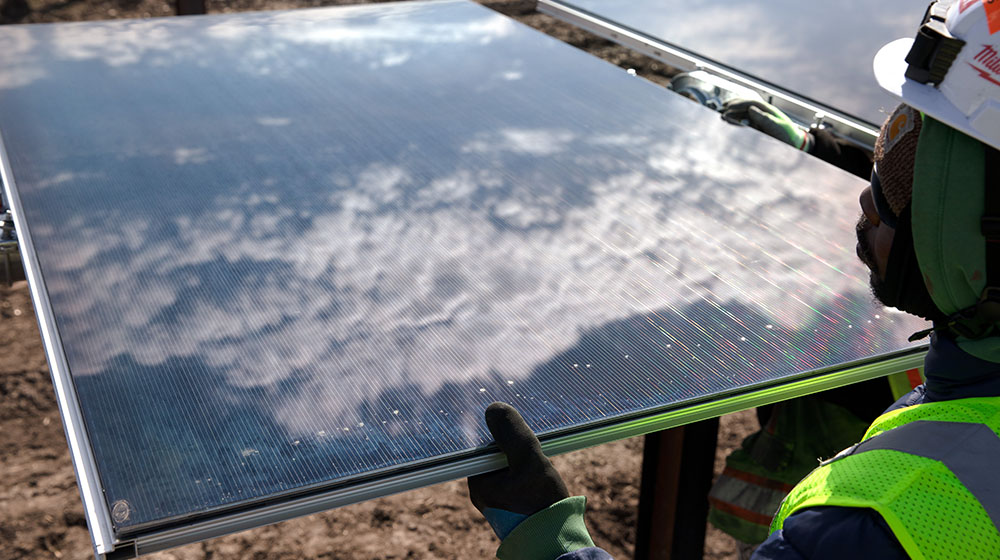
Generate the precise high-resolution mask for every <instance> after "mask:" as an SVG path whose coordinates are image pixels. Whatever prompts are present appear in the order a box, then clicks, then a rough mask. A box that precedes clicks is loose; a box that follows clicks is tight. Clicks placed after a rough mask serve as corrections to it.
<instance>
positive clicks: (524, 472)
mask: <svg viewBox="0 0 1000 560" xmlns="http://www.w3.org/2000/svg"><path fill="white" fill-rule="evenodd" d="M486 426H487V427H488V428H489V429H490V433H491V434H493V439H494V440H495V441H496V444H497V446H498V447H499V448H500V451H502V452H503V453H504V454H505V455H506V456H507V465H508V466H507V467H506V468H504V469H500V470H498V471H494V472H491V473H486V474H481V475H479V476H473V477H470V478H469V480H468V483H469V498H470V499H471V500H472V505H474V506H476V509H478V510H479V511H480V512H481V513H482V514H483V516H484V517H486V520H487V521H488V522H489V523H490V526H491V527H493V531H494V532H495V533H496V534H497V536H498V537H499V538H500V540H501V541H502V542H501V543H500V548H499V549H497V557H498V558H501V559H505V558H517V559H519V560H551V559H553V558H556V557H558V556H560V555H561V554H565V553H566V552H571V551H573V550H578V549H581V548H587V547H591V546H594V542H593V540H591V538H590V534H589V533H588V532H587V528H586V525H585V524H584V521H583V514H584V510H585V509H586V498H584V497H583V496H574V497H570V495H569V492H568V491H567V490H566V484H565V483H564V482H563V480H562V477H560V476H559V473H558V472H556V469H555V467H553V466H552V463H551V462H550V461H549V459H548V458H547V457H546V456H545V454H544V453H542V446H541V444H540V443H539V442H538V438H537V437H535V434H534V433H533V432H532V431H531V428H529V427H528V424H527V423H525V421H524V419H523V418H521V415H520V414H518V412H517V410H515V409H514V407H512V406H510V405H508V404H506V403H499V402H496V403H493V404H491V405H490V406H489V407H488V408H487V409H486Z"/></svg>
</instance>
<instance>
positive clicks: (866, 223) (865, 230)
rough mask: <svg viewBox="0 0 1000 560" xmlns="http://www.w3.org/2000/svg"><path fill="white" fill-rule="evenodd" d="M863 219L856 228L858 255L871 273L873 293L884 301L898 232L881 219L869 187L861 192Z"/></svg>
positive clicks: (870, 279) (860, 219) (859, 220)
mask: <svg viewBox="0 0 1000 560" xmlns="http://www.w3.org/2000/svg"><path fill="white" fill-rule="evenodd" d="M859 202H860V203H861V217H860V218H859V219H858V225H857V227H856V228H855V229H856V231H857V234H858V246H857V253H858V258H859V259H861V262H863V263H865V266H867V267H868V269H869V270H870V271H871V275H870V277H869V281H870V283H871V288H872V293H873V294H875V297H876V298H878V299H879V300H880V301H882V297H881V295H882V293H883V292H884V290H885V288H884V286H885V271H886V267H887V266H888V263H889V250H890V249H892V239H893V237H894V236H895V235H896V230H895V229H893V228H891V227H889V225H887V224H886V223H885V222H883V221H882V220H881V219H879V216H878V212H876V210H875V199H874V198H873V197H872V188H871V187H870V186H869V187H867V188H865V190H863V191H861V197H860V199H859Z"/></svg>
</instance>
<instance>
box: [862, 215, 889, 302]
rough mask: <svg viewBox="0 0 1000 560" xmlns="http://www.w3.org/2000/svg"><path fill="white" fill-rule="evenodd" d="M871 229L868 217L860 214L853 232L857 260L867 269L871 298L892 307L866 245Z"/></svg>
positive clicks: (886, 289)
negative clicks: (856, 244) (856, 242)
mask: <svg viewBox="0 0 1000 560" xmlns="http://www.w3.org/2000/svg"><path fill="white" fill-rule="evenodd" d="M872 227H873V226H872V223H871V222H870V221H868V217H867V216H865V215H864V214H861V217H860V218H858V224H857V225H856V226H855V227H854V232H855V234H857V237H858V246H857V253H858V259H859V260H860V261H861V262H862V263H863V264H864V265H865V266H867V267H868V286H869V288H871V291H872V296H873V297H874V298H875V300H876V301H877V302H878V303H880V304H882V305H884V306H886V307H892V306H891V305H890V304H889V303H887V301H888V300H889V298H888V297H887V293H888V288H887V287H886V284H885V281H883V280H882V279H881V278H880V277H879V274H878V264H876V261H875V253H873V252H872V248H871V246H870V245H869V244H868V230H870V229H871V228H872Z"/></svg>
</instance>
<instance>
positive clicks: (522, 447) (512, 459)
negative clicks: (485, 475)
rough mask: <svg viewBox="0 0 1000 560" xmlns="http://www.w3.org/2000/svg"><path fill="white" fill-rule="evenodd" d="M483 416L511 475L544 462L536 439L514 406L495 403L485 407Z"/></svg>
mask: <svg viewBox="0 0 1000 560" xmlns="http://www.w3.org/2000/svg"><path fill="white" fill-rule="evenodd" d="M485 417H486V426H487V427H488V428H489V429H490V433H491V434H493V440H494V441H496V444H497V447H499V448H500V451H503V453H504V455H506V456H507V465H508V466H509V467H510V470H511V472H513V473H518V472H522V471H526V470H531V469H533V468H537V467H539V466H540V465H541V464H542V463H543V462H545V460H546V459H545V455H544V454H543V453H542V446H541V444H540V443H539V442H538V438H537V437H536V436H535V433H534V432H532V431H531V428H529V427H528V424H527V423H526V422H525V421H524V418H522V417H521V415H520V414H519V413H518V412H517V410H516V409H515V408H514V407H512V406H510V405H509V404H507V403H502V402H495V403H493V404H491V405H490V406H489V407H487V408H486V413H485Z"/></svg>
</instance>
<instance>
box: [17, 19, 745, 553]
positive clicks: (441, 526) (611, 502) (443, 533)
mask: <svg viewBox="0 0 1000 560" xmlns="http://www.w3.org/2000/svg"><path fill="white" fill-rule="evenodd" d="M348 3H356V2H351V1H336V0H334V1H323V0H319V1H317V0H302V1H298V0H273V1H271V0H238V1H235V2H223V1H220V0H208V2H207V6H208V11H209V12H210V13H213V12H214V13H217V12H228V11H242V10H251V9H252V10H259V9H288V8H296V7H306V6H318V5H330V4H348ZM482 3H483V4H485V5H487V6H489V7H491V8H493V9H496V10H498V11H501V12H503V13H505V14H507V15H511V16H513V17H516V18H517V19H519V20H521V21H522V22H525V23H527V24H529V25H531V26H533V27H536V28H538V29H540V30H542V31H544V32H546V33H549V34H551V35H554V36H556V37H558V38H560V39H562V40H565V41H567V42H569V43H571V44H573V45H575V46H577V47H580V48H584V49H586V50H588V51H589V52H591V53H593V54H595V55H597V56H601V57H602V58H605V59H607V60H610V61H611V62H613V63H615V64H618V65H620V66H622V67H625V68H634V69H635V70H636V71H637V73H638V74H639V75H641V76H644V77H647V78H648V79H651V80H653V81H656V82H658V83H665V82H666V80H667V79H668V76H669V75H670V74H671V73H672V70H671V69H670V68H665V67H663V65H662V64H660V63H657V62H656V61H653V60H651V59H648V58H645V57H641V56H637V55H634V54H631V53H629V52H628V51H626V50H625V49H622V48H620V47H617V46H615V45H613V44H611V43H609V42H607V41H604V40H601V39H599V38H597V37H595V36H593V35H590V34H588V33H586V32H583V31H580V30H577V29H574V28H572V27H569V26H566V25H564V24H561V23H560V22H558V21H556V20H554V19H552V18H549V17H548V16H544V15H542V14H538V13H536V12H535V11H534V2H533V1H531V0H493V1H483V2H482ZM0 7H2V9H0V13H2V15H0V22H6V23H40V22H55V21H76V20H92V19H109V18H119V17H152V16H166V15H171V14H172V13H173V5H172V4H171V3H167V2H162V1H157V0H28V2H27V4H24V3H23V2H22V0H0ZM665 94H667V93H666V92H665ZM0 403H2V404H0V480H2V481H3V482H2V483H0V545H2V546H0V560H2V559H15V558H16V559H21V558H32V559H34V558H60V559H62V558H74V559H75V558H88V557H92V549H91V545H90V538H89V535H88V533H87V527H86V521H85V520H84V516H83V508H82V505H81V502H80V497H79V494H78V492H77V488H76V480H75V478H74V474H73V467H72V465H71V463H70V459H69V453H68V450H67V446H66V441H65V437H64V435H63V428H62V423H61V421H60V418H59V413H58V410H57V408H56V403H55V396H54V393H53V390H52V384H51V381H50V378H49V371H48V366H47V365H46V361H45V357H44V354H43V350H42V343H41V340H40V338H39V335H38V327H37V324H36V322H35V317H34V312H33V309H32V304H31V300H30V297H29V294H28V289H27V284H26V283H25V282H23V281H20V282H16V283H15V284H14V285H13V286H12V287H10V288H8V287H6V286H0ZM755 428H756V420H755V419H754V416H753V414H752V412H750V411H745V412H741V413H737V414H733V415H729V416H726V417H724V418H723V419H722V428H721V432H720V434H719V452H718V456H717V458H716V473H718V472H719V471H720V470H721V467H722V457H724V456H725V454H727V453H728V452H729V451H730V450H732V449H733V448H734V447H735V446H737V445H738V444H739V442H740V441H741V440H742V439H743V437H745V436H746V435H747V434H748V433H749V432H750V431H752V430H753V429H755ZM641 459H642V439H641V438H634V439H630V440H626V441H620V442H616V443H612V444H607V445H602V446H599V447H596V448H592V449H587V450H583V451H579V452H576V453H571V454H568V455H564V456H560V457H556V458H555V459H554V462H555V465H556V467H557V468H558V469H559V471H560V472H561V473H562V476H563V477H564V479H565V480H566V483H567V485H568V486H569V489H570V491H571V492H573V493H577V494H584V495H587V496H588V498H589V507H588V516H587V519H588V524H589V526H590V529H591V534H592V535H593V537H594V540H595V541H596V543H597V544H598V545H599V546H601V547H603V548H605V549H606V550H608V551H609V552H611V553H612V554H613V555H614V556H615V557H616V558H620V559H624V558H631V557H632V553H633V549H634V543H635V522H636V510H637V505H638V496H639V474H640V466H641ZM497 544H498V542H497V540H496V538H495V537H494V536H493V534H492V532H491V531H490V529H489V527H488V526H487V525H486V523H485V522H484V521H483V520H482V518H481V517H480V516H479V514H478V512H477V511H476V510H475V509H474V508H473V507H472V505H471V504H470V503H469V500H468V492H467V490H466V487H465V482H464V481H453V482H449V483H446V484H441V485H437V486H432V487H429V488H424V489H421V490H416V491H412V492H407V493H404V494H399V495H396V496H391V497H386V498H382V499H378V500H373V501H370V502H366V503H362V504H357V505H353V506H348V507H344V508H340V509H337V510H333V511H328V512H325V513H321V514H316V515H311V516H307V517H303V518H300V519H295V520H291V521H287V522H284V523H280V524H277V525H272V526H268V527H263V528H260V529H256V530H252V531H246V532H243V533H238V534H235V535H230V536H227V537H222V538H219V539H214V540H211V541H208V542H203V543H198V544H193V545H189V546H186V547H182V548H178V549H174V550H170V551H166V552H161V553H158V554H155V555H152V556H151V558H159V559H188V558H190V559H195V558H208V559H265V558H266V559H270V558H328V559H359V560H360V559H379V558H416V559H419V558H426V559H433V558H490V557H492V556H493V554H494V551H495V550H496V546H497ZM705 558H709V559H713V560H722V559H731V558H736V552H735V544H734V542H733V541H732V540H731V539H730V538H728V537H727V536H726V535H725V534H723V533H720V532H718V531H715V530H714V529H713V528H711V527H709V532H708V537H707V542H706V550H705Z"/></svg>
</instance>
